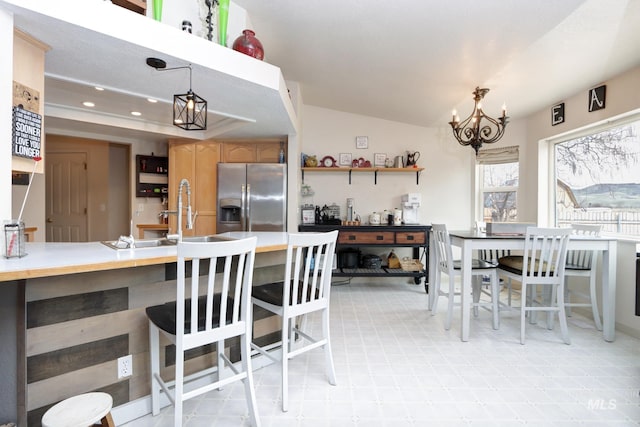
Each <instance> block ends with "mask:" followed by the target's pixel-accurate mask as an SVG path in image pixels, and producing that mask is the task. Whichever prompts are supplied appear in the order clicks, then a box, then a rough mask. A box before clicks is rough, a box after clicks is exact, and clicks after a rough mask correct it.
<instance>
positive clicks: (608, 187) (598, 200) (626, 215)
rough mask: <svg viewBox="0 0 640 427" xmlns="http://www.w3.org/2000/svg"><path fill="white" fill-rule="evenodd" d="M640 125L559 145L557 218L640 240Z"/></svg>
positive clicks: (639, 122)
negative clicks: (639, 162)
mask: <svg viewBox="0 0 640 427" xmlns="http://www.w3.org/2000/svg"><path fill="white" fill-rule="evenodd" d="M639 134H640V120H638V118H637V117H636V119H635V121H632V122H627V123H624V124H615V125H609V126H608V127H606V128H599V129H598V130H597V131H592V133H589V134H587V135H582V136H579V137H577V138H576V137H573V138H572V139H565V140H564V141H561V142H558V143H556V144H555V145H554V159H555V177H556V188H555V217H556V225H557V226H559V227H562V226H566V225H568V224H571V223H585V224H598V225H602V230H603V231H605V232H609V233H616V234H622V235H628V236H636V237H637V236H640V167H638V161H639V159H640V137H639Z"/></svg>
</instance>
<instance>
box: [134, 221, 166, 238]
mask: <svg viewBox="0 0 640 427" xmlns="http://www.w3.org/2000/svg"><path fill="white" fill-rule="evenodd" d="M137 227H138V238H139V239H144V232H145V231H159V232H165V233H166V232H167V231H169V225H168V224H138V225H137Z"/></svg>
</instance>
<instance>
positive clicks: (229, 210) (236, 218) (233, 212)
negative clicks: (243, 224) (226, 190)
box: [219, 199, 242, 225]
mask: <svg viewBox="0 0 640 427" xmlns="http://www.w3.org/2000/svg"><path fill="white" fill-rule="evenodd" d="M241 210H242V202H241V201H240V199H220V216H221V217H220V219H219V221H220V222H223V223H225V224H228V225H231V224H236V225H240V212H241Z"/></svg>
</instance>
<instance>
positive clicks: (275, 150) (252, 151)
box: [219, 139, 287, 163]
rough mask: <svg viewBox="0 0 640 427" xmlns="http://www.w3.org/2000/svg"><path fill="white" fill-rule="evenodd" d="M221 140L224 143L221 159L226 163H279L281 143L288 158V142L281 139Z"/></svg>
mask: <svg viewBox="0 0 640 427" xmlns="http://www.w3.org/2000/svg"><path fill="white" fill-rule="evenodd" d="M219 142H220V143H221V144H222V156H221V161H222V162H224V163H278V158H279V155H280V146H281V145H282V147H283V149H284V150H285V159H286V150H287V144H286V141H283V140H280V139H269V140H258V141H246V140H242V141H236V140H225V141H219Z"/></svg>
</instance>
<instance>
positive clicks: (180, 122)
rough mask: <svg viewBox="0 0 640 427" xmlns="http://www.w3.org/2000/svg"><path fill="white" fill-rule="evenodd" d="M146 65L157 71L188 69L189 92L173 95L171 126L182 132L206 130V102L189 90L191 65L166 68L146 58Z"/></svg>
mask: <svg viewBox="0 0 640 427" xmlns="http://www.w3.org/2000/svg"><path fill="white" fill-rule="evenodd" d="M147 65H148V66H150V67H153V68H155V69H156V70H158V71H170V70H180V69H183V68H188V69H189V90H188V91H187V93H184V94H180V95H173V124H174V126H178V127H179V128H182V129H184V130H206V129H207V101H206V100H205V99H203V98H201V97H199V96H198V95H196V94H195V93H194V92H193V90H191V64H189V65H186V66H183V67H173V68H166V67H167V63H166V62H165V61H163V60H162V59H158V58H147Z"/></svg>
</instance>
